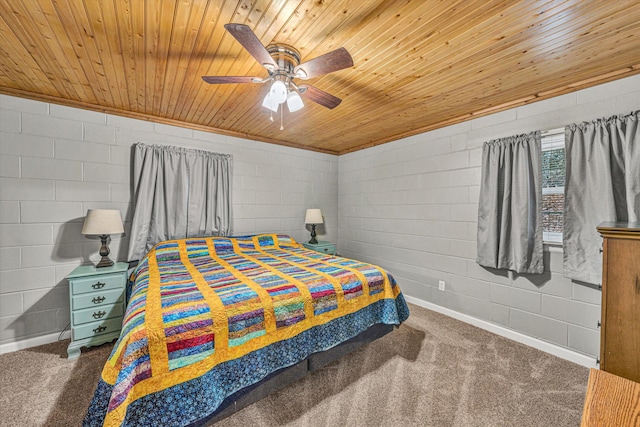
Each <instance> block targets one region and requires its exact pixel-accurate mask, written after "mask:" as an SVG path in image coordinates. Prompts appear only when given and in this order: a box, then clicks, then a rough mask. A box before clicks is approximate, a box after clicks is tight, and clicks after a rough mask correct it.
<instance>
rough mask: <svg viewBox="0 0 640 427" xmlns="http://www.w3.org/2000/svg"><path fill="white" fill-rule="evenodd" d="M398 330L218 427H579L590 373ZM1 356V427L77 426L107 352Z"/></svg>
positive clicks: (62, 347)
mask: <svg viewBox="0 0 640 427" xmlns="http://www.w3.org/2000/svg"><path fill="white" fill-rule="evenodd" d="M410 309H411V316H410V317H409V319H408V320H407V321H406V322H405V323H404V324H403V325H401V326H400V328H398V329H397V330H395V331H394V332H392V333H391V334H389V335H386V336H385V337H383V338H381V339H379V340H377V341H375V342H373V343H370V344H368V345H366V346H365V347H363V348H361V349H360V350H358V351H356V352H354V353H352V354H350V355H348V356H345V357H344V358H342V359H340V360H338V361H336V362H334V363H332V364H330V365H328V366H327V367H325V368H324V369H321V370H319V371H316V372H314V373H311V374H310V375H308V376H307V377H305V378H304V379H302V380H301V381H298V382H297V383H294V384H292V385H290V386H289V387H287V388H286V389H284V390H281V391H279V392H277V393H274V394H272V395H270V396H268V397H267V398H265V399H263V400H261V401H259V402H257V403H255V404H253V405H250V406H248V407H247V408H245V409H243V410H241V411H239V412H237V413H236V414H234V415H232V416H231V417H229V418H226V419H224V420H222V421H220V422H218V423H216V424H215V425H216V427H236V426H237V427H246V426H249V425H251V426H264V427H271V426H291V427H296V426H305V427H307V426H308V427H321V426H483V427H485V426H519V427H525V426H578V425H579V424H580V417H581V414H582V406H583V402H584V396H585V392H586V386H587V379H588V375H589V371H588V369H587V368H585V367H582V366H579V365H576V364H574V363H571V362H568V361H566V360H563V359H559V358H557V357H555V356H551V355H549V354H547V353H544V352H541V351H539V350H536V349H533V348H531V347H527V346H525V345H522V344H518V343H516V342H514V341H511V340H508V339H506V338H502V337H500V336H497V335H494V334H492V333H490V332H487V331H484V330H482V329H478V328H476V327H474V326H471V325H469V324H466V323H463V322H460V321H457V320H455V319H452V318H450V317H447V316H443V315H441V314H438V313H435V312H433V311H429V310H426V309H424V308H421V307H418V306H415V305H411V306H410ZM68 342H69V341H68V340H66V341H60V342H57V343H52V344H47V345H42V346H38V347H33V348H29V349H25V350H20V351H17V352H14V353H7V354H3V355H0V389H1V390H2V392H1V393H0V424H1V425H2V426H5V427H10V426H11V427H12V426H75V425H80V423H81V421H82V418H83V417H84V414H85V412H86V410H87V407H88V405H89V402H90V400H91V397H92V395H93V391H94V389H95V386H96V384H97V382H98V378H99V377H100V371H101V369H102V365H103V364H104V362H105V360H106V358H107V357H108V355H109V352H110V351H111V348H112V347H113V343H111V344H105V345H103V346H100V347H94V348H90V349H83V350H82V355H81V356H80V357H79V358H78V359H76V360H74V361H68V360H67V354H66V348H67V345H68Z"/></svg>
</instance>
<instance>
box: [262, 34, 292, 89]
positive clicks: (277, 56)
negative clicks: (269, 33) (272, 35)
mask: <svg viewBox="0 0 640 427" xmlns="http://www.w3.org/2000/svg"><path fill="white" fill-rule="evenodd" d="M267 52H269V54H270V55H271V57H272V58H273V60H274V61H276V63H277V64H278V69H277V70H274V71H270V72H269V73H270V74H273V76H274V79H276V80H282V81H284V82H285V83H287V86H288V84H289V83H290V82H291V79H293V78H295V77H296V74H295V72H294V69H295V68H296V67H297V66H298V65H300V52H299V51H298V50H297V49H296V48H294V47H293V46H289V45H287V44H280V43H278V44H270V45H269V46H267Z"/></svg>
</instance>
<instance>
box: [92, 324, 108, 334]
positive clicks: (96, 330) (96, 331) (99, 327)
mask: <svg viewBox="0 0 640 427" xmlns="http://www.w3.org/2000/svg"><path fill="white" fill-rule="evenodd" d="M106 329H107V327H106V326H102V325H100V326H98V327H97V328H95V329H94V330H93V332H94V333H96V334H99V333H100V332H102V331H104V330H106Z"/></svg>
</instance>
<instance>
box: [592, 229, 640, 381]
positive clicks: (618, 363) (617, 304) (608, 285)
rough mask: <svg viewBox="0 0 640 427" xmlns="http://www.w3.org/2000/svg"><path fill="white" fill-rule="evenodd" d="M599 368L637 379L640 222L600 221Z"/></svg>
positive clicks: (639, 360)
mask: <svg viewBox="0 0 640 427" xmlns="http://www.w3.org/2000/svg"><path fill="white" fill-rule="evenodd" d="M598 232H599V233H600V234H601V235H602V237H603V245H602V248H603V253H602V320H601V323H602V326H601V330H600V369H602V370H603V371H607V372H610V373H612V374H615V375H618V376H620V377H623V378H627V379H630V380H632V381H636V382H640V223H620V222H603V223H602V224H600V225H599V226H598Z"/></svg>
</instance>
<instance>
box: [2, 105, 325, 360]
mask: <svg viewBox="0 0 640 427" xmlns="http://www.w3.org/2000/svg"><path fill="white" fill-rule="evenodd" d="M265 120H266V118H265ZM138 141H140V142H144V143H149V144H153V143H155V144H167V145H175V146H182V147H190V148H199V149H203V150H210V151H215V152H219V153H230V154H232V155H233V195H232V197H233V211H234V216H235V220H234V225H235V227H234V232H235V234H236V235H241V234H252V233H258V232H277V233H284V234H290V235H292V236H293V237H294V238H295V239H297V240H299V241H304V240H305V239H306V240H308V238H309V237H308V236H309V232H308V231H307V230H305V225H304V214H305V210H306V209H307V208H312V207H318V208H321V209H322V213H323V214H324V216H325V222H326V223H325V225H324V226H323V227H321V228H319V229H318V231H319V232H320V233H323V234H321V235H320V237H321V238H322V239H323V240H332V241H336V240H337V214H338V175H337V166H338V160H337V157H336V156H331V155H327V154H322V153H315V152H311V151H306V150H299V149H292V148H288V147H281V146H277V145H272V144H265V143H260V142H255V141H250V140H245V139H239V138H232V137H226V136H222V135H216V134H212V133H206V132H200V131H194V130H190V129H186V128H180V127H175V126H167V125H161V124H156V123H152V122H147V121H141V120H134V119H129V118H124V117H119V116H113V115H108V114H103V113H97V112H93V111H87V110H81V109H77V108H69V107H64V106H60V105H55V104H49V103H44V102H37V101H31V100H26V99H21V98H16V97H9V96H4V95H0V351H3V350H5V351H9V350H12V349H14V348H16V343H19V342H20V341H22V340H25V339H28V338H34V337H39V336H40V337H41V336H49V335H50V334H53V333H58V332H60V331H62V330H63V329H64V328H65V327H66V326H67V324H68V323H69V296H68V284H67V281H66V279H65V277H66V275H67V274H68V273H69V272H70V271H71V270H73V269H74V268H75V267H76V266H78V265H80V264H81V263H84V262H90V261H93V262H95V261H97V260H98V259H99V258H100V257H99V255H98V249H99V247H100V241H99V240H96V239H89V238H86V237H85V236H83V235H82V234H81V233H80V231H81V229H82V223H83V220H84V216H85V215H86V212H87V209H91V208H108V209H120V211H121V212H122V217H123V218H124V220H125V229H126V230H127V232H128V230H129V229H130V224H131V222H130V221H131V218H132V216H133V209H132V206H131V191H132V190H131V180H132V179H131V158H132V144H134V143H136V142H138ZM127 247H128V236H127V234H125V235H124V236H113V241H112V243H111V245H110V248H111V251H112V258H113V259H118V260H125V258H126V252H127ZM54 338H55V337H54ZM50 339H51V337H50ZM31 342H33V340H32V341H31Z"/></svg>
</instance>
